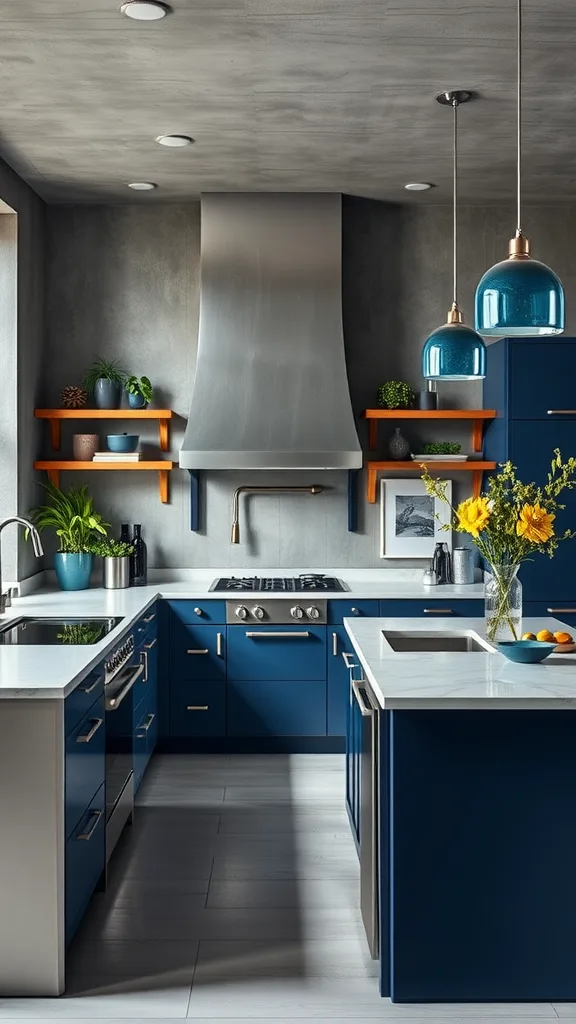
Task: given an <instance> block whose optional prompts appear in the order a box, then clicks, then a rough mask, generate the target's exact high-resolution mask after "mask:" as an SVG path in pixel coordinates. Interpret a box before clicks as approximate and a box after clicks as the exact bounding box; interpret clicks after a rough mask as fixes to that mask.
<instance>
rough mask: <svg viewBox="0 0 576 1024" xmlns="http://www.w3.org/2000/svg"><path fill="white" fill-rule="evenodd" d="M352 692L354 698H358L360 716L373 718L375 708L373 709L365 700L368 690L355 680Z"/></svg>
mask: <svg viewBox="0 0 576 1024" xmlns="http://www.w3.org/2000/svg"><path fill="white" fill-rule="evenodd" d="M352 692H353V694H354V696H355V697H356V703H357V704H358V707H359V708H360V714H361V715H362V718H371V717H372V715H373V714H374V708H371V707H370V706H369V705H368V704H367V703H366V700H365V698H364V694H365V693H366V690H365V689H364V687H363V686H362V684H361V683H358V682H356V680H353V682H352Z"/></svg>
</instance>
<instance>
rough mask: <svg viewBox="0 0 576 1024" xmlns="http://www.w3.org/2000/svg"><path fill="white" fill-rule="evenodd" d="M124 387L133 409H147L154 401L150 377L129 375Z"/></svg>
mask: <svg viewBox="0 0 576 1024" xmlns="http://www.w3.org/2000/svg"><path fill="white" fill-rule="evenodd" d="M124 387H125V389H126V392H127V394H128V405H129V406H130V408H131V409H146V407H147V406H148V405H149V404H150V402H151V401H152V385H151V383H150V380H149V379H148V377H134V376H131V377H128V378H127V380H126V381H125V383H124Z"/></svg>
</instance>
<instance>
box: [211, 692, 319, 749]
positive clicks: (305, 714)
mask: <svg viewBox="0 0 576 1024" xmlns="http://www.w3.org/2000/svg"><path fill="white" fill-rule="evenodd" d="M227 722H228V730H227V731H228V736H325V735H326V683H325V682H324V680H322V681H320V680H310V679H307V680H303V679H296V680H278V679H272V680H270V679H246V680H238V679H235V680H234V681H233V682H229V683H228V709H227Z"/></svg>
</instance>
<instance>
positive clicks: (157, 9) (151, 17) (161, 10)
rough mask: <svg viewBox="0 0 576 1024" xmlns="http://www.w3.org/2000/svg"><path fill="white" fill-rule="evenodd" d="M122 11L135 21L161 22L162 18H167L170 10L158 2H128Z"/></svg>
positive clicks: (149, 0) (130, 0) (141, 0)
mask: <svg viewBox="0 0 576 1024" xmlns="http://www.w3.org/2000/svg"><path fill="white" fill-rule="evenodd" d="M120 10H121V12H122V14H125V15H126V17H127V18H133V19H134V21H159V19H160V18H164V17H166V15H167V14H168V13H169V11H170V8H169V7H168V6H167V5H166V4H163V3H159V2H158V0H126V2H125V3H123V4H122V6H121V7H120Z"/></svg>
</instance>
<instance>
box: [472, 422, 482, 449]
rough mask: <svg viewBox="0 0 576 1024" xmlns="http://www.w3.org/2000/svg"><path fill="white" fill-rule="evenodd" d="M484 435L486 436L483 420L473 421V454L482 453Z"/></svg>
mask: <svg viewBox="0 0 576 1024" xmlns="http://www.w3.org/2000/svg"><path fill="white" fill-rule="evenodd" d="M483 434H484V421H483V420H473V421H472V451H473V452H481V451H482V441H483Z"/></svg>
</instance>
